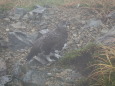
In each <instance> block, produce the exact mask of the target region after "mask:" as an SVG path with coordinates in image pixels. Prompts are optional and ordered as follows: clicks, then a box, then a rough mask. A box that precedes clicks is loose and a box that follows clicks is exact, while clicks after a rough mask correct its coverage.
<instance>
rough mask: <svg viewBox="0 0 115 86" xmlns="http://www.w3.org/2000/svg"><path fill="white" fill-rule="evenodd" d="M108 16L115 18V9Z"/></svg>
mask: <svg viewBox="0 0 115 86" xmlns="http://www.w3.org/2000/svg"><path fill="white" fill-rule="evenodd" d="M107 17H108V18H111V19H113V20H114V19H115V10H114V11H112V12H110V13H109V14H108V15H107Z"/></svg>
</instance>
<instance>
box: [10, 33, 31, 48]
mask: <svg viewBox="0 0 115 86" xmlns="http://www.w3.org/2000/svg"><path fill="white" fill-rule="evenodd" d="M8 38H9V43H10V46H9V47H10V48H11V49H12V50H19V49H24V48H26V47H30V46H31V45H32V40H31V38H30V37H29V36H28V35H27V34H26V33H23V32H21V31H20V32H19V31H15V32H9V34H8Z"/></svg>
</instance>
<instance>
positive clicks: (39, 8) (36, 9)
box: [30, 5, 46, 14]
mask: <svg viewBox="0 0 115 86" xmlns="http://www.w3.org/2000/svg"><path fill="white" fill-rule="evenodd" d="M45 9H46V8H44V7H42V6H39V5H36V6H35V9H34V10H32V11H31V12H30V13H36V14H39V13H43V12H44V11H45Z"/></svg>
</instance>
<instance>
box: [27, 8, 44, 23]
mask: <svg viewBox="0 0 115 86" xmlns="http://www.w3.org/2000/svg"><path fill="white" fill-rule="evenodd" d="M45 9H46V8H44V7H41V6H37V7H36V9H34V10H32V11H30V12H29V13H28V17H29V19H30V20H39V21H41V18H42V15H43V12H44V11H45Z"/></svg>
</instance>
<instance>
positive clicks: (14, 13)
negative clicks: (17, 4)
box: [9, 8, 27, 20]
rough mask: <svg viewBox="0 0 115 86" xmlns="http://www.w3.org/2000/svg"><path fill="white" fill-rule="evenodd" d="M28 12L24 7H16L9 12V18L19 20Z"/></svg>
mask: <svg viewBox="0 0 115 86" xmlns="http://www.w3.org/2000/svg"><path fill="white" fill-rule="evenodd" d="M26 13H27V10H25V9H24V8H14V9H12V10H11V12H10V13H9V18H10V19H12V20H19V19H22V18H23V16H24V15H25V14H26Z"/></svg>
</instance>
